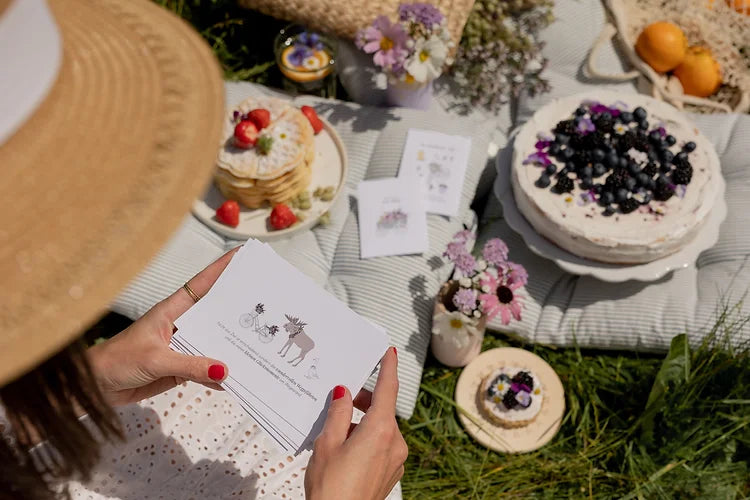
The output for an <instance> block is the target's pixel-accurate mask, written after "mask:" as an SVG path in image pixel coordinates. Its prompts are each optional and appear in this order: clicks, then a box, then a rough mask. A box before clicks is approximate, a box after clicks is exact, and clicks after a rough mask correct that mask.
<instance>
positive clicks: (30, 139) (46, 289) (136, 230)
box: [0, 0, 224, 385]
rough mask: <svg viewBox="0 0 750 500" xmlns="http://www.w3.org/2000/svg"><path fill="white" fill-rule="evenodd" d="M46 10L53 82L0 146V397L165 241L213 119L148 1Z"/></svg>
mask: <svg viewBox="0 0 750 500" xmlns="http://www.w3.org/2000/svg"><path fill="white" fill-rule="evenodd" d="M21 1H22V0H21ZM50 4H51V5H50V7H51V9H52V12H53V14H54V17H55V19H56V21H57V23H58V25H59V28H60V32H61V34H62V39H63V63H62V67H61V70H60V73H59V75H58V77H57V81H56V83H55V84H54V86H53V88H52V90H51V91H50V93H49V94H48V96H47V97H46V99H45V100H44V102H43V103H42V104H41V106H40V107H39V108H38V109H37V110H36V111H35V112H34V114H33V115H32V116H31V118H30V119H29V120H28V121H26V122H25V123H24V125H23V126H22V127H21V128H20V129H19V130H18V131H17V132H16V133H15V134H14V135H13V136H11V138H10V139H9V140H8V141H7V142H6V143H5V144H3V145H2V146H1V147H0V165H1V166H2V169H3V174H2V175H3V181H2V183H0V242H1V244H0V280H2V286H0V311H1V312H0V318H1V319H0V385H2V384H4V383H7V382H9V381H11V380H13V379H14V378H16V377H18V376H20V375H21V374H23V373H25V372H27V371H28V370H30V369H31V368H33V367H34V366H36V365H38V364H39V363H41V362H42V361H43V360H45V359H47V358H48V357H50V356H51V355H52V354H54V353H55V352H57V351H58V350H59V349H61V348H62V347H64V346H65V345H67V344H68V343H70V342H71V341H72V340H73V339H74V338H76V337H77V336H79V335H81V334H82V333H83V331H84V330H85V329H86V328H87V327H88V326H90V325H91V323H92V322H94V321H95V320H96V319H97V318H98V317H99V316H100V315H101V314H102V313H103V312H104V311H105V310H106V307H107V305H108V304H109V302H110V301H111V300H112V299H113V297H114V296H115V295H116V294H117V293H118V292H119V291H120V290H121V289H122V288H123V287H124V286H125V285H126V284H127V283H128V281H129V280H130V279H132V278H133V277H134V275H135V274H136V273H137V272H138V271H140V270H141V269H142V268H143V267H144V266H145V265H146V264H147V263H148V262H149V260H150V259H151V258H152V257H153V255H154V254H155V253H156V252H157V251H158V250H159V248H160V247H161V246H162V245H163V244H164V243H165V242H166V240H167V239H168V237H169V236H170V235H171V234H172V232H173V231H174V229H175V228H176V227H177V226H178V224H179V223H180V222H181V221H182V220H183V219H184V217H185V216H186V215H187V214H188V213H189V209H190V205H191V203H192V201H193V199H194V198H195V197H196V196H197V195H199V194H200V193H201V192H202V190H203V189H205V187H206V186H207V183H208V182H209V180H210V178H211V174H212V171H213V168H214V164H215V157H216V151H217V148H218V144H219V140H220V133H221V122H222V119H223V109H224V97H223V96H224V94H223V83H222V79H221V74H220V68H219V66H218V64H217V62H216V60H215V58H214V56H213V54H212V53H211V50H210V48H209V47H208V46H207V45H206V44H205V42H204V41H203V40H202V39H201V38H200V36H199V35H198V34H197V33H196V32H195V31H194V30H193V29H192V28H191V27H190V26H189V25H187V23H185V22H183V21H182V20H180V19H178V18H177V17H176V16H174V15H172V14H171V13H169V12H167V11H166V10H165V9H162V8H160V7H158V6H156V5H154V4H153V3H152V2H150V1H147V0H140V1H136V0H128V1H126V2H122V1H117V0H114V1H113V0H106V1H91V0H66V1H54V2H50ZM29 64H33V61H30V62H29Z"/></svg>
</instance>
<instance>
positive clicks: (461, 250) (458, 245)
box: [443, 241, 468, 262]
mask: <svg viewBox="0 0 750 500" xmlns="http://www.w3.org/2000/svg"><path fill="white" fill-rule="evenodd" d="M465 253H468V251H467V250H466V244H465V243H464V242H461V241H452V242H450V243H448V246H447V247H445V252H443V257H447V258H448V260H450V261H451V262H456V259H458V257H459V256H460V255H463V254H465Z"/></svg>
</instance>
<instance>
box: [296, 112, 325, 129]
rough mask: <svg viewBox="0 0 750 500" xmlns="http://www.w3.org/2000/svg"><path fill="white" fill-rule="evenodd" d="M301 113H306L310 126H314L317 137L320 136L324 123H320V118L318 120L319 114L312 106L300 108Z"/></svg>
mask: <svg viewBox="0 0 750 500" xmlns="http://www.w3.org/2000/svg"><path fill="white" fill-rule="evenodd" d="M300 111H302V113H304V115H305V116H306V117H307V119H308V120H309V121H310V125H312V128H313V132H315V135H318V134H319V133H320V131H321V130H323V122H322V121H320V118H318V113H316V112H315V110H314V109H313V108H311V107H310V106H302V107H301V108H300Z"/></svg>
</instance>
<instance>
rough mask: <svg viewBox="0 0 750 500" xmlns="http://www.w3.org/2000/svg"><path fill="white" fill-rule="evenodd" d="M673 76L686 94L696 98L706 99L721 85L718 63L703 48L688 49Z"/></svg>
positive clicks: (708, 51) (709, 52)
mask: <svg viewBox="0 0 750 500" xmlns="http://www.w3.org/2000/svg"><path fill="white" fill-rule="evenodd" d="M674 76H676V77H677V78H678V79H679V80H680V83H681V84H682V90H683V91H684V92H685V93H686V94H689V95H694V96H697V97H708V96H710V95H711V94H713V93H714V92H716V90H717V89H718V88H719V85H721V68H720V67H719V63H718V62H716V59H714V58H713V56H712V55H711V51H710V50H708V49H707V48H705V47H690V48H688V49H687V53H686V54H685V60H684V61H682V64H680V65H679V66H677V67H676V68H675V69H674Z"/></svg>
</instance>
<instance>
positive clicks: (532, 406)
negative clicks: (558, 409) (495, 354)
mask: <svg viewBox="0 0 750 500" xmlns="http://www.w3.org/2000/svg"><path fill="white" fill-rule="evenodd" d="M478 397H479V399H480V400H481V409H482V411H483V412H484V414H485V415H486V416H487V418H488V419H489V420H490V422H492V423H494V424H496V425H500V426H503V427H523V426H525V425H528V424H530V423H531V422H533V421H534V419H535V418H536V416H537V415H538V414H539V412H540V411H541V409H542V404H543V400H544V392H543V388H542V384H541V382H540V381H539V379H538V378H537V376H536V375H535V374H534V373H533V372H532V371H530V370H524V369H521V368H519V367H515V366H506V367H502V368H499V369H497V370H495V371H493V372H492V373H490V374H489V375H487V376H486V377H485V378H484V379H483V380H482V385H481V386H480V388H479V394H478Z"/></svg>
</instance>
